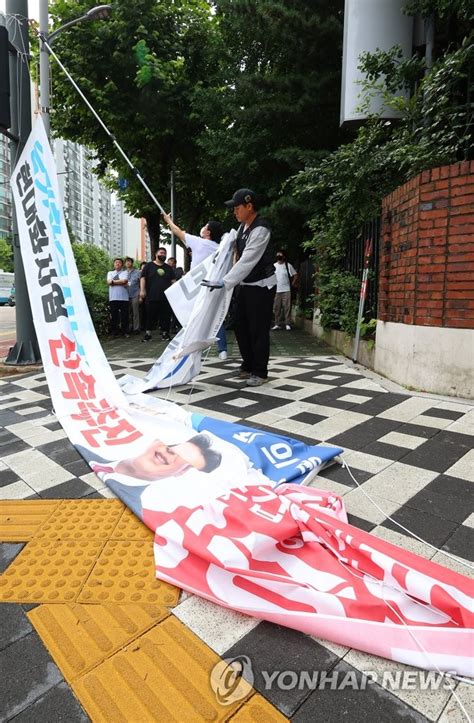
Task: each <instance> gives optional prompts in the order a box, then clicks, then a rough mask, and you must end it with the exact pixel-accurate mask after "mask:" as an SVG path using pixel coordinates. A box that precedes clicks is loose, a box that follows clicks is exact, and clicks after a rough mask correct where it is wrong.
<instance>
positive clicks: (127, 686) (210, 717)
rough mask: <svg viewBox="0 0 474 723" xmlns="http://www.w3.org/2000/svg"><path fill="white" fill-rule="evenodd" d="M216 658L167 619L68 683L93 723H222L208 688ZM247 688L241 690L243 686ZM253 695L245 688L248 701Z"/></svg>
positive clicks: (225, 712)
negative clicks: (171, 722) (70, 683)
mask: <svg viewBox="0 0 474 723" xmlns="http://www.w3.org/2000/svg"><path fill="white" fill-rule="evenodd" d="M219 660H220V659H219V657H218V656H217V655H216V654H215V653H214V652H213V651H212V650H211V649H210V648H208V647H207V646H206V645H204V643H202V642H201V641H200V640H199V638H197V637H196V636H195V635H193V633H191V632H190V631H189V630H187V629H186V627H185V626H184V625H183V624H182V623H180V622H179V621H178V620H177V619H176V618H174V617H172V616H170V617H169V618H167V619H166V620H164V621H163V622H162V623H159V624H158V625H156V626H155V627H153V628H152V629H151V630H149V631H148V632H147V633H145V634H144V635H142V636H140V637H139V638H137V639H136V640H134V642H133V643H131V644H130V645H128V646H127V647H126V648H125V649H124V650H122V651H120V652H117V653H115V654H114V655H113V656H112V657H110V658H108V659H107V660H106V661H105V662H104V663H102V664H101V665H99V666H97V667H96V668H94V670H92V671H90V672H89V673H86V674H85V675H84V676H81V677H80V678H78V679H77V680H76V681H75V682H74V683H73V689H74V692H75V693H76V695H77V697H78V698H79V700H80V702H81V703H82V705H83V706H84V708H85V710H86V712H87V713H88V715H89V716H90V718H91V719H92V720H93V721H94V723H110V721H114V723H121V722H123V723H130V721H140V723H152V722H153V723H156V721H167V723H168V721H179V723H182V721H200V720H201V721H216V722H217V721H224V720H227V719H228V718H230V717H231V715H232V713H233V712H235V710H236V709H237V708H238V707H239V705H241V702H239V703H234V704H232V705H230V706H221V705H219V703H218V702H217V700H216V697H215V695H214V693H213V691H212V690H211V687H210V685H209V674H210V671H211V670H212V668H213V667H214V665H215V664H216V663H217V662H218V661H219ZM245 685H247V684H245ZM252 692H253V690H252V688H251V687H250V686H248V696H250V695H251V694H252Z"/></svg>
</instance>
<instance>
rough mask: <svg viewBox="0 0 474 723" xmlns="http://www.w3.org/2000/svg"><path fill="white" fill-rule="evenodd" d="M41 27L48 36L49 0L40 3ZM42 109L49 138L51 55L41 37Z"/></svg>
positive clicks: (41, 31)
mask: <svg viewBox="0 0 474 723" xmlns="http://www.w3.org/2000/svg"><path fill="white" fill-rule="evenodd" d="M39 29H40V33H43V34H44V35H45V36H46V37H48V36H49V13H48V0H40V3H39ZM39 46H40V89H39V90H40V110H41V116H42V118H43V123H44V128H45V130H46V135H47V136H48V140H49V137H50V122H49V102H50V100H49V55H48V51H47V50H46V46H45V44H44V41H43V40H42V39H41V38H40V41H39Z"/></svg>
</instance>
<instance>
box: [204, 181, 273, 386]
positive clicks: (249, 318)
mask: <svg viewBox="0 0 474 723" xmlns="http://www.w3.org/2000/svg"><path fill="white" fill-rule="evenodd" d="M225 205H226V206H227V208H231V209H233V212H234V216H235V218H236V219H237V221H239V222H240V226H239V229H238V231H237V238H236V256H237V263H236V264H235V265H234V266H233V267H232V269H231V270H230V271H229V273H228V274H226V276H225V277H224V279H223V280H222V282H220V283H219V282H218V283H217V284H213V286H225V287H226V288H227V289H233V288H234V287H235V286H237V284H239V289H238V294H237V299H236V306H235V315H234V328H235V336H236V337H237V342H238V344H239V349H240V353H241V355H242V365H241V368H240V374H239V378H240V379H246V380H247V385H248V386H249V387H259V386H260V385H261V384H265V382H266V381H267V377H268V358H269V356H270V326H271V320H272V309H273V299H274V297H275V291H276V276H275V267H274V253H275V252H274V249H273V244H272V242H271V239H270V237H271V231H270V227H269V225H268V222H267V221H266V220H265V219H263V218H262V217H261V216H260V215H259V213H258V206H257V198H256V196H255V193H254V192H253V191H252V190H251V189H250V188H239V190H238V191H236V192H235V193H234V195H233V196H232V198H231V199H230V200H229V201H226V202H225ZM203 284H204V285H208V284H207V283H206V282H203ZM209 285H210V284H209Z"/></svg>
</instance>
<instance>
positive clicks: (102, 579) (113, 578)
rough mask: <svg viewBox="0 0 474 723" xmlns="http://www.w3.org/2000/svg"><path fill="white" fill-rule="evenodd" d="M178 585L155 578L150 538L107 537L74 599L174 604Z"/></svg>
mask: <svg viewBox="0 0 474 723" xmlns="http://www.w3.org/2000/svg"><path fill="white" fill-rule="evenodd" d="M179 592H180V591H179V588H177V587H174V585H169V584H168V583H166V582H162V581H161V580H157V579H156V577H155V561H154V557H153V545H152V544H151V542H150V540H133V541H124V540H110V541H109V542H107V543H106V544H105V546H104V549H103V550H102V552H101V554H100V557H99V559H98V560H97V562H96V564H95V565H94V569H93V570H92V572H91V574H90V576H89V578H88V580H87V582H86V584H85V585H84V588H83V590H82V592H81V594H80V596H79V598H78V602H83V603H120V604H123V603H155V604H159V605H166V606H167V607H172V606H174V605H176V604H177V602H178V598H179Z"/></svg>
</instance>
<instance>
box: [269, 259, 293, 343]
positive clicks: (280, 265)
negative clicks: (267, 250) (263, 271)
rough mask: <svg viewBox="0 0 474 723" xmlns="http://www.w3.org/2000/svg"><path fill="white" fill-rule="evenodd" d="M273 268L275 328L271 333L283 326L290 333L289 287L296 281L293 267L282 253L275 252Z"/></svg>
mask: <svg viewBox="0 0 474 723" xmlns="http://www.w3.org/2000/svg"><path fill="white" fill-rule="evenodd" d="M276 259H277V260H276V263H275V264H274V266H275V274H276V279H277V290H276V294H275V301H274V302H273V316H274V319H275V326H274V327H273V328H272V331H276V330H277V329H282V328H283V326H284V327H285V329H286V330H287V331H291V326H290V321H291V318H290V315H291V287H292V286H293V287H294V286H295V284H296V281H297V279H298V274H297V273H296V271H295V269H294V268H293V266H292V265H291V264H290V263H289V262H288V260H287V258H286V253H285V252H284V251H281V250H280V251H277V255H276Z"/></svg>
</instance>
